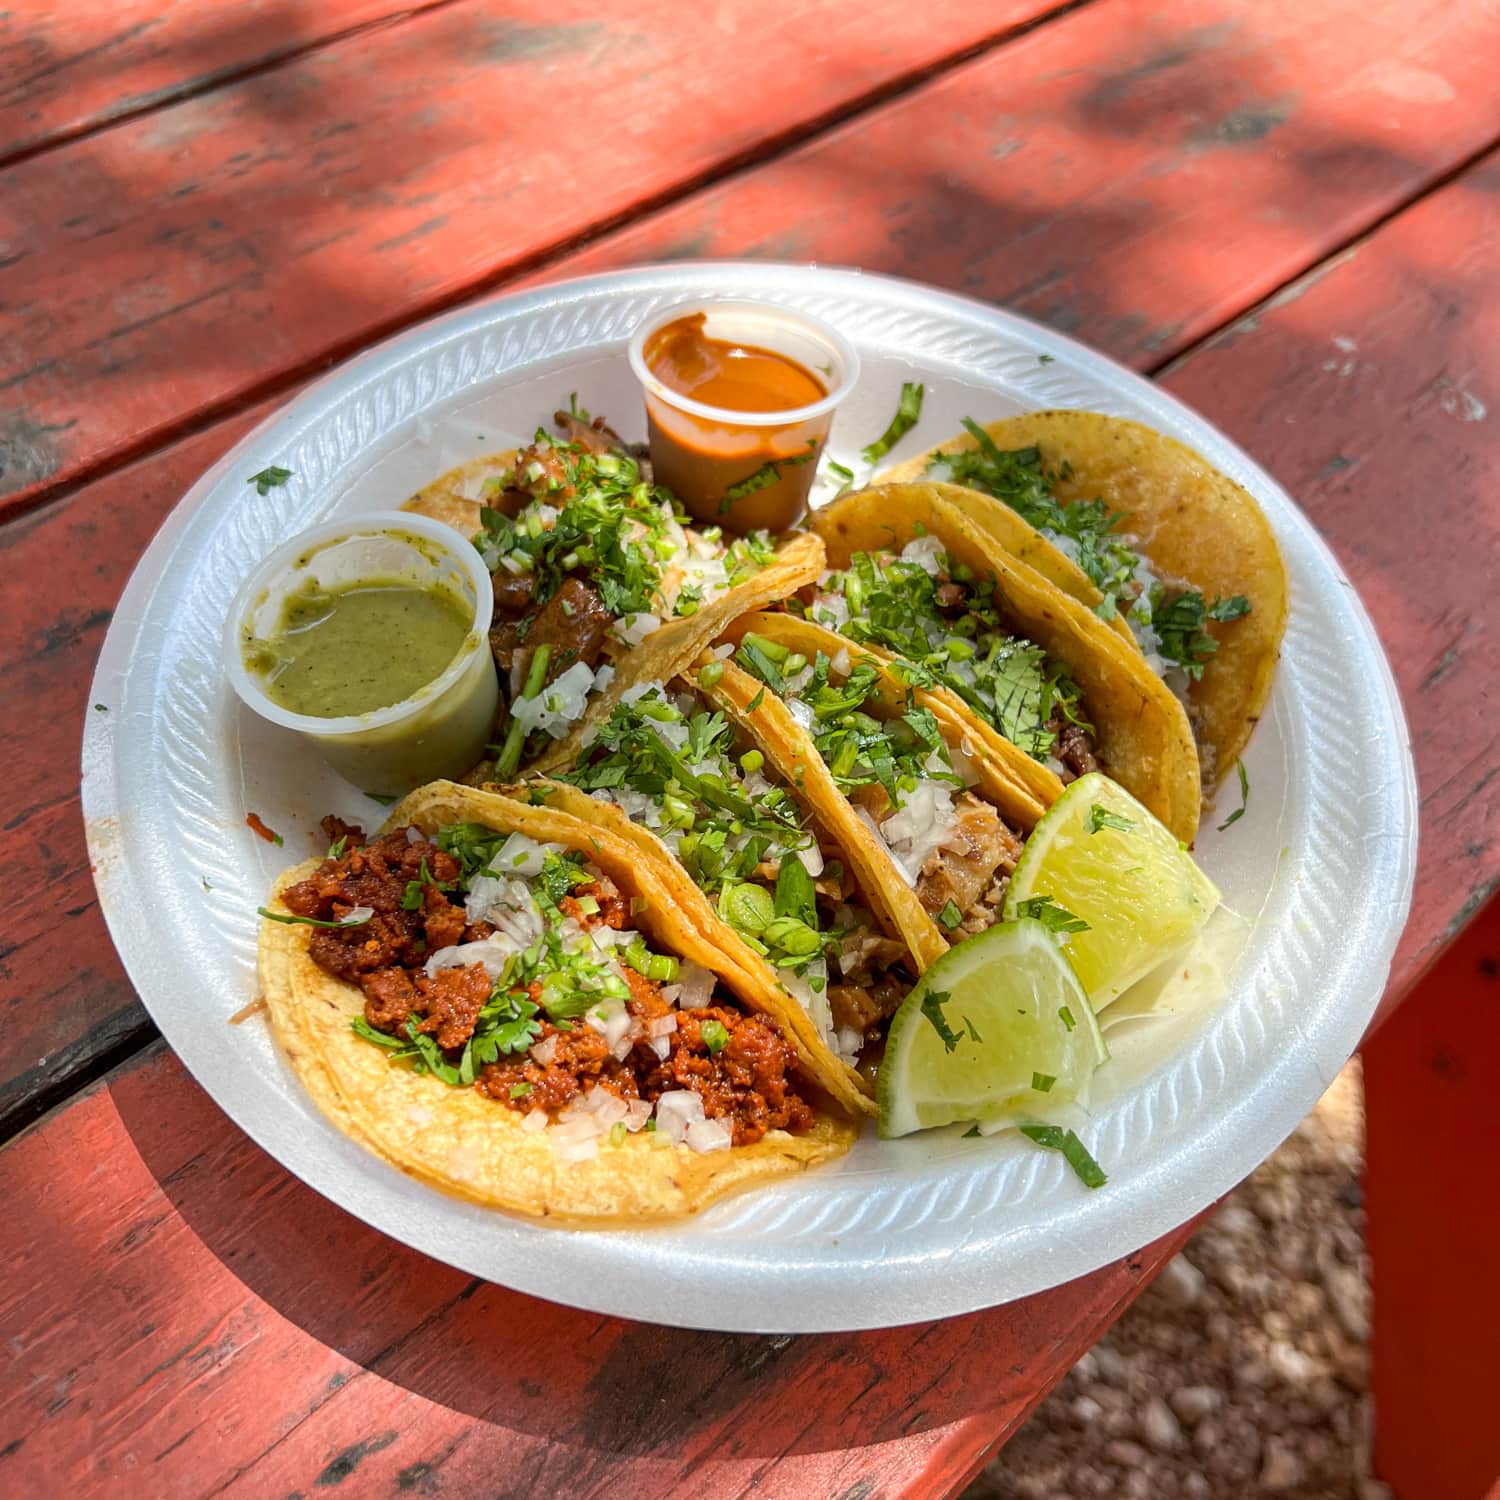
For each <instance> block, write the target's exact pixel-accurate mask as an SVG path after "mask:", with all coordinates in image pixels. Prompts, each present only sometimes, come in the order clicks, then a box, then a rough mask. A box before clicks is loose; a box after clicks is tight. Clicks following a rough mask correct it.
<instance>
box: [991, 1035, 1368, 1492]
mask: <svg viewBox="0 0 1500 1500" xmlns="http://www.w3.org/2000/svg"><path fill="white" fill-rule="evenodd" d="M1363 1141H1364V1114H1363V1099H1362V1094H1361V1089H1360V1077H1359V1064H1358V1062H1357V1061H1356V1062H1352V1063H1350V1064H1349V1066H1348V1067H1346V1068H1345V1069H1344V1071H1343V1072H1342V1073H1341V1074H1340V1075H1339V1077H1338V1079H1337V1080H1336V1081H1335V1083H1334V1085H1333V1087H1332V1088H1330V1089H1329V1090H1328V1092H1327V1093H1326V1094H1325V1095H1324V1096H1323V1098H1322V1099H1321V1100H1320V1101H1319V1103H1318V1106H1317V1108H1316V1109H1315V1110H1314V1111H1313V1113H1312V1114H1311V1115H1309V1116H1308V1117H1307V1119H1306V1120H1304V1121H1303V1122H1302V1124H1301V1125H1300V1126H1298V1127H1297V1131H1296V1133H1295V1134H1294V1135H1293V1136H1292V1137H1291V1139H1290V1140H1288V1141H1287V1142H1286V1144H1285V1145H1283V1146H1282V1148H1281V1149H1280V1150H1279V1151H1278V1152H1277V1153H1276V1154H1275V1155H1274V1156H1273V1157H1272V1158H1271V1159H1270V1160H1269V1161H1267V1162H1266V1163H1265V1164H1264V1165H1263V1166H1261V1167H1260V1168H1259V1169H1257V1171H1256V1172H1255V1174H1254V1175H1253V1176H1252V1177H1251V1178H1250V1179H1249V1181H1248V1182H1245V1183H1243V1184H1242V1185H1241V1186H1240V1187H1239V1188H1237V1189H1236V1190H1235V1192H1234V1193H1232V1194H1231V1195H1230V1197H1229V1198H1228V1199H1227V1200H1226V1201H1225V1203H1224V1205H1223V1206H1222V1207H1221V1208H1220V1209H1219V1211H1218V1212H1217V1213H1216V1214H1215V1215H1214V1217H1213V1218H1212V1219H1210V1220H1209V1221H1208V1223H1207V1224H1206V1225H1205V1226H1204V1227H1203V1228H1202V1229H1200V1230H1199V1231H1198V1233H1197V1234H1196V1235H1195V1236H1194V1237H1193V1239H1192V1240H1191V1241H1190V1242H1189V1244H1188V1246H1187V1248H1186V1249H1185V1250H1184V1251H1183V1252H1182V1253H1181V1254H1180V1255H1178V1256H1177V1257H1176V1259H1175V1260H1173V1261H1172V1262H1171V1263H1170V1264H1169V1265H1168V1266H1167V1267H1166V1269H1165V1270H1164V1271H1163V1272H1162V1274H1161V1275H1160V1276H1159V1277H1158V1278H1157V1280H1156V1281H1155V1282H1154V1283H1153V1284H1152V1286H1151V1287H1150V1288H1149V1289H1148V1290H1147V1291H1146V1292H1145V1293H1144V1294H1143V1295H1142V1296H1141V1297H1140V1298H1139V1299H1138V1300H1137V1301H1136V1303H1135V1304H1134V1305H1133V1306H1132V1307H1131V1308H1130V1310H1129V1311H1128V1312H1127V1313H1126V1314H1125V1316H1124V1317H1123V1318H1121V1319H1120V1321H1119V1322H1118V1323H1116V1324H1115V1326H1114V1327H1113V1328H1112V1329H1111V1330H1110V1331H1109V1333H1108V1334H1107V1335H1106V1336H1105V1338H1104V1339H1103V1341H1102V1342H1100V1343H1099V1344H1098V1345H1097V1346H1096V1347H1095V1348H1094V1349H1093V1350H1091V1351H1090V1352H1089V1353H1087V1354H1085V1355H1084V1356H1083V1358H1082V1359H1080V1360H1079V1361H1078V1363H1077V1364H1076V1365H1074V1366H1073V1368H1072V1369H1071V1370H1070V1371H1069V1372H1068V1374H1067V1376H1066V1377H1065V1378H1064V1379H1063V1381H1062V1383H1061V1384H1060V1385H1059V1386H1058V1387H1057V1389H1056V1390H1055V1391H1054V1392H1053V1393H1052V1394H1051V1395H1050V1396H1049V1397H1048V1398H1047V1400H1046V1401H1045V1402H1043V1403H1042V1405H1041V1406H1040V1407H1038V1408H1037V1410H1036V1412H1035V1413H1034V1414H1033V1415H1032V1417H1031V1420H1030V1421H1029V1422H1027V1424H1026V1426H1025V1427H1024V1428H1022V1430H1021V1431H1020V1432H1019V1433H1017V1434H1016V1436H1015V1437H1014V1438H1013V1439H1012V1440H1011V1441H1010V1442H1009V1443H1008V1444H1007V1445H1006V1446H1005V1448H1004V1449H1003V1450H1002V1452H1001V1454H1000V1456H999V1457H998V1458H997V1459H996V1460H995V1461H994V1463H992V1464H991V1465H990V1466H989V1468H987V1469H986V1470H985V1471H984V1473H983V1474H982V1475H980V1477H979V1478H978V1479H976V1480H975V1481H974V1483H973V1484H972V1485H971V1486H970V1488H969V1489H968V1490H967V1491H966V1492H965V1495H964V1497H963V1500H1090V1497H1094V1496H1100V1497H1105V1496H1108V1497H1116V1496H1121V1497H1132V1500H1136V1497H1138V1500H1177V1497H1179V1496H1180V1497H1191V1500H1230V1497H1233V1500H1240V1497H1247V1496H1256V1495H1270V1496H1276V1497H1279V1500H1390V1491H1389V1490H1388V1489H1387V1488H1386V1487H1385V1486H1384V1485H1382V1484H1380V1483H1378V1482H1377V1481H1375V1480H1373V1479H1371V1478H1370V1477H1369V1441H1368V1431H1369V1398H1368V1396H1367V1395H1366V1374H1367V1365H1368V1353H1367V1344H1368V1340H1369V1332H1370V1328H1369V1315H1368V1308H1367V1298H1368V1291H1367V1273H1366V1267H1365V1261H1364V1212H1363V1210H1362V1208H1361V1206H1360V1189H1359V1174H1360V1167H1361V1164H1362V1148H1363Z"/></svg>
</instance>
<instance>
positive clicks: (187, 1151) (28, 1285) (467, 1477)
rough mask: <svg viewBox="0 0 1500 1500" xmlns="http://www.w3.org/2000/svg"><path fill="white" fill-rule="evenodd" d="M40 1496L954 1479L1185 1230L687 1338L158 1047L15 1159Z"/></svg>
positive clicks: (16, 1451) (851, 1486) (53, 1121)
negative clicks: (257, 1125)
mask: <svg viewBox="0 0 1500 1500" xmlns="http://www.w3.org/2000/svg"><path fill="white" fill-rule="evenodd" d="M0 1192H3V1194H4V1201H5V1202H6V1203H8V1204H9V1205H10V1206H11V1209H10V1212H11V1217H10V1220H9V1225H8V1230H9V1233H8V1236H7V1240H8V1244H9V1246H10V1265H9V1275H7V1277H6V1278H5V1281H4V1284H3V1286H0V1370H3V1372H4V1376H3V1378H0V1433H3V1435H4V1438H5V1445H4V1446H3V1447H0V1485H3V1486H4V1487H5V1490H6V1492H7V1493H10V1494H16V1495H30V1494H50V1493H55V1492H56V1491H57V1490H58V1489H60V1488H67V1489H68V1490H69V1491H70V1492H74V1493H79V1494H81V1495H95V1494H105V1493H113V1492H115V1489H116V1488H117V1487H119V1486H124V1485H127V1484H128V1485H131V1486H134V1487H136V1488H138V1489H139V1490H140V1492H141V1493H143V1494H149V1495H152V1496H161V1497H174V1496H183V1497H196V1496H199V1495H206V1494H215V1493H219V1492H220V1489H221V1487H225V1488H227V1490H228V1492H229V1493H230V1494H243V1495H254V1496H260V1495H268V1494H291V1493H296V1492H300V1493H303V1494H311V1493H315V1492H316V1491H317V1490H318V1489H319V1488H322V1487H328V1486H332V1485H336V1484H338V1483H339V1482H341V1481H342V1480H344V1479H346V1478H350V1477H352V1476H354V1475H356V1474H357V1475H358V1478H357V1480H356V1488H355V1490H354V1492H355V1493H358V1494H360V1495H387V1494H390V1495H395V1494H398V1493H408V1492H411V1491H415V1492H417V1493H419V1494H430V1493H435V1492H438V1491H439V1490H441V1491H443V1492H447V1493H456V1494H473V1493H485V1494H507V1495H530V1494H547V1493H565V1494H569V1495H578V1496H580V1497H583V1496H589V1495H606V1494H608V1495H643V1494H650V1495H678V1494H681V1495H693V1496H703V1497H718V1496H723V1497H729V1496H739V1495H742V1494H744V1493H746V1492H747V1491H748V1490H750V1489H752V1488H758V1489H759V1490H761V1491H762V1492H764V1493H766V1494H770V1495H796V1496H804V1495H805V1496H815V1495H826V1496H830V1497H833V1496H839V1495H844V1496H850V1495H859V1496H863V1497H867V1500H874V1497H877V1496H897V1495H934V1496H935V1495H942V1494H945V1493H949V1492H950V1491H951V1490H952V1489H954V1488H955V1487H956V1486H957V1485H959V1484H960V1483H962V1481H963V1480H964V1479H965V1478H966V1477H967V1476H968V1474H969V1473H970V1472H971V1471H972V1470H973V1468H974V1467H975V1466H976V1465H977V1464H978V1463H979V1462H980V1460H981V1458H982V1456H983V1454H984V1452H985V1450H986V1449H987V1448H988V1447H989V1446H990V1445H991V1444H992V1443H993V1442H994V1441H996V1440H997V1439H999V1438H1000V1437H1001V1436H1002V1435H1003V1434H1004V1433H1006V1432H1008V1431H1009V1430H1010V1429H1012V1428H1013V1427H1014V1426H1015V1425H1016V1424H1017V1423H1018V1422H1019V1420H1020V1419H1021V1417H1022V1416H1023V1415H1024V1413H1025V1412H1026V1411H1027V1410H1028V1409H1029V1408H1030V1406H1031V1405H1032V1404H1033V1403H1034V1402H1035V1401H1036V1400H1038V1399H1040V1397H1041V1395H1042V1394H1043V1393H1044V1392H1045V1390H1046V1389H1047V1387H1048V1386H1050V1385H1051V1384H1052V1383H1053V1382H1054V1381H1055V1380H1056V1379H1057V1378H1058V1377H1059V1376H1060V1375H1061V1373H1062V1372H1063V1371H1064V1370H1065V1369H1066V1368H1067V1366H1068V1364H1069V1363H1070V1362H1071V1361H1072V1359H1073V1358H1074V1357H1075V1356H1076V1354H1077V1352H1078V1351H1079V1350H1080V1349H1081V1348H1082V1347H1084V1346H1086V1345H1087V1344H1088V1343H1090V1342H1092V1341H1093V1340H1094V1339H1096V1338H1097V1337H1098V1336H1099V1334H1100V1333H1101V1332H1102V1331H1103V1329H1104V1328H1105V1327H1106V1326H1107V1325H1108V1324H1109V1322H1111V1321H1112V1320H1113V1318H1114V1316H1115V1314H1116V1313H1117V1311H1118V1310H1119V1309H1120V1308H1121V1306H1122V1305H1123V1304H1124V1303H1126V1302H1128V1301H1129V1300H1130V1299H1131V1298H1132V1297H1133V1296H1134V1295H1135V1294H1136V1292H1137V1291H1139V1289H1140V1288H1141V1286H1143V1285H1144V1283H1145V1282H1146V1281H1147V1280H1149V1278H1150V1277H1151V1275H1153V1274H1154V1272H1155V1270H1156V1269H1157V1268H1158V1267H1159V1265H1160V1264H1161V1263H1162V1262H1163V1261H1164V1259H1166V1258H1167V1257H1168V1256H1170V1254H1172V1253H1173V1251H1174V1250H1175V1248H1176V1246H1177V1245H1178V1244H1179V1243H1180V1242H1181V1240H1182V1239H1183V1238H1185V1237H1186V1234H1187V1233H1188V1232H1190V1227H1189V1228H1187V1229H1184V1230H1182V1231H1179V1232H1178V1233H1177V1234H1175V1235H1173V1236H1170V1237H1169V1238H1168V1239H1167V1240H1164V1241H1161V1242H1159V1243H1157V1244H1156V1245H1153V1246H1151V1247H1149V1248H1148V1249H1147V1250H1145V1251H1143V1252H1142V1253H1141V1254H1140V1255H1138V1256H1132V1257H1131V1258H1130V1259H1129V1260H1128V1261H1123V1262H1121V1263H1119V1264H1118V1265H1115V1266H1111V1267H1109V1268H1107V1269H1106V1270H1104V1271H1101V1272H1099V1273H1097V1274H1096V1275H1094V1276H1092V1277H1089V1278H1086V1279H1085V1280H1083V1281H1080V1282H1075V1283H1072V1284H1070V1285H1068V1286H1066V1287H1061V1288H1059V1289H1057V1290H1056V1291H1054V1292H1050V1293H1047V1294H1045V1295H1043V1296H1040V1297H1035V1298H1031V1299H1029V1300H1028V1301H1026V1302H1023V1303H1020V1304H1018V1305H1016V1306H1014V1307H1011V1308H1002V1309H997V1310H995V1311H992V1312H988V1313H982V1314H978V1315H975V1316H973V1317H968V1318H958V1319H953V1320H950V1321H948V1322H944V1323H939V1324H925V1325H917V1326H915V1327H910V1328H903V1329H896V1330H893V1331H889V1332H881V1333H871V1334H856V1335H840V1336H827V1337H811V1336H809V1337H799V1338H765V1337H751V1336H744V1335H732V1334H704V1333H688V1332H679V1331H675V1330H672V1329H666V1328H657V1327H652V1326H649V1325H645V1324H636V1323H624V1322H619V1321H617V1320H614V1319H605V1318H599V1317H596V1316H593V1315H590V1314H586V1313H577V1312H571V1311H567V1310H564V1309H561V1308H557V1307H554V1306H552V1305H550V1304H547V1303H543V1302H538V1301H534V1300H533V1299H531V1298H527V1297H523V1296H520V1295H519V1294H517V1293H514V1292H510V1291H507V1290H506V1289H504V1288H502V1287H496V1286H490V1285H486V1284H484V1283H480V1282H475V1281H470V1280H468V1279H467V1278H465V1277H463V1276H462V1275H460V1274H459V1273H457V1272H454V1271H450V1270H448V1269H447V1268H445V1267H443V1266H440V1265H437V1264H436V1263H434V1262H432V1261H430V1260H427V1259H426V1258H424V1257H422V1256H419V1255H417V1254H415V1253H413V1252H411V1251H408V1250H405V1249H403V1248H401V1247H400V1246H398V1245H396V1244H394V1243H393V1242H391V1241H389V1240H387V1239H385V1238H384V1237H383V1236H381V1235H378V1234H376V1233H375V1232H374V1231H372V1230H369V1229H367V1228H365V1226H363V1225H361V1224H359V1223H357V1222H356V1221H355V1220H353V1219H351V1218H350V1217H348V1216H347V1215H346V1214H344V1213H343V1212H341V1211H340V1210H339V1209H336V1208H334V1207H332V1206H331V1205H330V1204H328V1203H326V1202H325V1201H323V1200H322V1199H320V1198H319V1197H317V1196H316V1195H315V1194H314V1193H312V1192H311V1191H310V1190H308V1189H306V1188H304V1187H302V1186H301V1185H300V1184H299V1183H297V1182H296V1181H295V1180H293V1179H292V1178H290V1177H288V1176H287V1174H286V1173H284V1172H282V1171H281V1169H280V1168H278V1167H277V1166H276V1165H275V1164H274V1163H273V1162H272V1161H270V1159H269V1158H267V1157H266V1156H265V1155H264V1154H263V1153H262V1152H260V1151H259V1150H258V1148H256V1147H255V1146H253V1145H252V1144H251V1143H250V1142H249V1141H248V1140H247V1139H246V1138H245V1137H244V1136H243V1135H242V1134H241V1133H240V1132H239V1131H238V1130H236V1129H235V1128H234V1127H233V1126H232V1125H230V1124H229V1123H228V1122H227V1121H226V1120H225V1119H224V1118H223V1116H222V1115H220V1114H219V1112H218V1111H217V1109H216V1108H215V1107H214V1106H213V1105H212V1104H211V1103H210V1102H209V1100H208V1099H207V1097H206V1096H205V1095H204V1094H203V1093H202V1091H201V1090H200V1089H199V1088H198V1087H197V1085H196V1084H194V1083H193V1082H192V1081H191V1080H190V1079H188V1078H187V1076H186V1075H185V1074H184V1073H183V1071H182V1069H181V1067H180V1065H179V1064H178V1063H177V1062H176V1060H175V1059H174V1058H173V1057H172V1056H171V1055H170V1053H167V1052H166V1051H165V1049H163V1048H161V1047H157V1048H154V1049H152V1051H151V1052H150V1053H147V1054H144V1055H143V1056H142V1057H141V1058H138V1059H136V1060H135V1061H133V1062H132V1063H130V1064H128V1065H127V1066H125V1067H123V1068H121V1069H119V1070H117V1071H116V1072H115V1073H114V1074H112V1075H111V1076H110V1079H109V1081H108V1085H107V1086H101V1087H97V1088H95V1089H93V1090H91V1091H89V1092H88V1093H86V1094H84V1095H82V1096H80V1097H79V1098H78V1099H77V1100H75V1101H73V1102H72V1103H70V1104H69V1105H68V1106H67V1107H66V1108H64V1109H62V1110H59V1111H57V1112H55V1113H54V1114H52V1115H51V1116H49V1117H48V1118H47V1119H46V1120H45V1121H44V1122H43V1123H42V1124H41V1125H39V1126H38V1127H36V1128H35V1129H34V1130H32V1131H30V1132H29V1133H28V1134H26V1135H25V1136H22V1137H21V1138H19V1139H18V1140H17V1141H15V1142H13V1143H12V1144H11V1145H10V1146H9V1147H7V1148H6V1149H5V1150H4V1151H3V1152H0Z"/></svg>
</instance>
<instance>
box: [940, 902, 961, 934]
mask: <svg viewBox="0 0 1500 1500" xmlns="http://www.w3.org/2000/svg"><path fill="white" fill-rule="evenodd" d="M937 917H938V921H939V922H941V923H942V924H943V926H944V927H946V928H947V929H948V931H949V932H952V931H953V930H954V929H955V928H956V927H958V926H959V925H960V924H961V923H962V922H963V919H964V914H963V912H961V911H960V910H959V907H958V902H957V901H949V902H948V903H947V905H946V906H944V907H943V909H942V910H941V911H940V912H939V913H938V914H937Z"/></svg>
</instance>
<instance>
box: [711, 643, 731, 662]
mask: <svg viewBox="0 0 1500 1500" xmlns="http://www.w3.org/2000/svg"><path fill="white" fill-rule="evenodd" d="M714 655H715V656H717V657H718V658H719V660H720V661H728V660H729V658H730V657H731V656H733V655H734V642H733V641H725V642H724V644H723V645H722V646H715V647H714Z"/></svg>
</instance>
